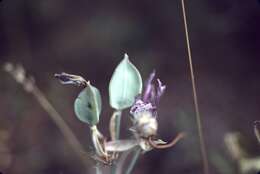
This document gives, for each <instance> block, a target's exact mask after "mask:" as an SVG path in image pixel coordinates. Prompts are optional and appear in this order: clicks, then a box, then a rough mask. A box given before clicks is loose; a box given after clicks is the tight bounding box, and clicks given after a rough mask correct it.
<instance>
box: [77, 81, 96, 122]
mask: <svg viewBox="0 0 260 174" xmlns="http://www.w3.org/2000/svg"><path fill="white" fill-rule="evenodd" d="M74 110H75V113H76V115H77V117H78V119H79V120H81V121H83V122H85V123H88V124H90V125H91V126H93V125H96V124H97V123H98V122H99V115H100V112H101V96H100V93H99V90H98V89H97V88H95V87H94V86H92V85H90V84H88V85H87V87H86V88H85V89H83V90H82V91H81V92H80V94H79V95H78V97H77V99H76V100H75V103H74Z"/></svg>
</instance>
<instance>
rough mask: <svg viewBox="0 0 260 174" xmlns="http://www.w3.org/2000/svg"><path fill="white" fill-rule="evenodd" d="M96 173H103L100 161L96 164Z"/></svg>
mask: <svg viewBox="0 0 260 174" xmlns="http://www.w3.org/2000/svg"><path fill="white" fill-rule="evenodd" d="M96 174H102V170H101V165H100V163H99V162H98V163H97V164H96Z"/></svg>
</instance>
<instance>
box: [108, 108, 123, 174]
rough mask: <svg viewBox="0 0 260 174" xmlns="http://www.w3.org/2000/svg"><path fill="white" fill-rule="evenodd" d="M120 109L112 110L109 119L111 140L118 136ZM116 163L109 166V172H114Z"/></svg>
mask: <svg viewBox="0 0 260 174" xmlns="http://www.w3.org/2000/svg"><path fill="white" fill-rule="evenodd" d="M121 116H122V111H121V110H116V111H114V113H113V115H112V117H111V120H110V134H111V139H112V140H118V139H119V136H120V125H121ZM116 170H117V164H113V165H112V167H111V174H116Z"/></svg>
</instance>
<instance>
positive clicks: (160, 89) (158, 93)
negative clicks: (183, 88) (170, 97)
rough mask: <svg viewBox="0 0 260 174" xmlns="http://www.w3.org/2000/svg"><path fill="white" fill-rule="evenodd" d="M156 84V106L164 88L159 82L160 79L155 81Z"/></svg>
mask: <svg viewBox="0 0 260 174" xmlns="http://www.w3.org/2000/svg"><path fill="white" fill-rule="evenodd" d="M157 83H158V87H157V94H156V103H157V104H158V103H159V100H160V98H161V96H162V95H163V94H164V92H165V89H166V86H165V85H162V82H161V81H160V79H157Z"/></svg>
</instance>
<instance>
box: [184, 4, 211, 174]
mask: <svg viewBox="0 0 260 174" xmlns="http://www.w3.org/2000/svg"><path fill="white" fill-rule="evenodd" d="M181 2H182V14H183V22H184V28H185V36H186V44H187V52H188V58H189V67H190V75H191V82H192V91H193V99H194V106H195V112H196V120H197V126H198V133H199V142H200V151H201V156H202V162H203V164H202V165H203V173H204V174H209V163H208V155H207V151H206V146H205V140H204V135H203V131H202V123H201V116H200V111H199V105H198V97H197V90H196V83H195V77H194V70H193V63H192V54H191V48H190V40H189V33H188V26H187V17H186V10H185V3H184V0H182V1H181Z"/></svg>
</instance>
